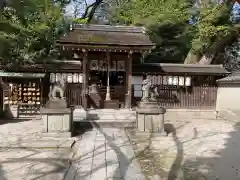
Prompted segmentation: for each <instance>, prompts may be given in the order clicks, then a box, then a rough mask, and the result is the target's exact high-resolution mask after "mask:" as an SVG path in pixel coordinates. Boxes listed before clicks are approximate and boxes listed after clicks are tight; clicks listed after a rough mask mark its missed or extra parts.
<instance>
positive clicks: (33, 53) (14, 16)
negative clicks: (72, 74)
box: [0, 0, 66, 64]
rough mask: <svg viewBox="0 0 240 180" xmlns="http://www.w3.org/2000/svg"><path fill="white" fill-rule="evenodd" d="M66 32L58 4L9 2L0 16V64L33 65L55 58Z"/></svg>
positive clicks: (37, 0)
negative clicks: (57, 43) (58, 40)
mask: <svg viewBox="0 0 240 180" xmlns="http://www.w3.org/2000/svg"><path fill="white" fill-rule="evenodd" d="M65 30H66V23H65V20H64V16H63V12H62V4H60V3H57V2H55V3H53V2H52V1H50V0H45V1H39V0H22V1H10V2H9V3H8V6H7V7H5V8H4V9H3V10H2V12H1V14H0V44H1V47H2V48H1V51H0V59H1V61H2V63H4V64H7V63H13V64H24V63H35V62H39V61H43V60H46V59H49V58H51V57H52V56H54V55H56V53H57V50H56V40H57V39H58V38H59V37H60V36H61V35H62V33H63V32H64V31H65Z"/></svg>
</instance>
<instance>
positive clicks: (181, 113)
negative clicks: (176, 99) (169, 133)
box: [164, 109, 217, 121]
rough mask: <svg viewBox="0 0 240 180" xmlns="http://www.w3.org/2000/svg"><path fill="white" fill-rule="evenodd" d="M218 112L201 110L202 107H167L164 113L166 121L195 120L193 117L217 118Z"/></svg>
mask: <svg viewBox="0 0 240 180" xmlns="http://www.w3.org/2000/svg"><path fill="white" fill-rule="evenodd" d="M216 118H217V113H216V111H214V110H201V109H194V110H191V109H167V112H166V113H165V114H164V119H165V121H176V120H182V119H185V120H193V119H196V120H198V119H208V120H211V119H216Z"/></svg>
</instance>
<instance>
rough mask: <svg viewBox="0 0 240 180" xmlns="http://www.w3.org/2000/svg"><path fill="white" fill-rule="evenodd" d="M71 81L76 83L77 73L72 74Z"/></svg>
mask: <svg viewBox="0 0 240 180" xmlns="http://www.w3.org/2000/svg"><path fill="white" fill-rule="evenodd" d="M73 83H78V73H74V74H73Z"/></svg>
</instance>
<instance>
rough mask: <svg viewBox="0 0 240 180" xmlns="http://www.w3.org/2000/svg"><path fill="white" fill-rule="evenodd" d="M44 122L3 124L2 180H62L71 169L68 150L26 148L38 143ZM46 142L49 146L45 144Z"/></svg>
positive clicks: (0, 134)
mask: <svg viewBox="0 0 240 180" xmlns="http://www.w3.org/2000/svg"><path fill="white" fill-rule="evenodd" d="M42 123H43V121H41V120H27V121H25V120H23V121H19V122H18V121H16V120H15V121H14V120H12V121H6V120H1V121H0V142H1V144H0V180H48V179H49V180H61V179H63V178H64V176H65V173H66V171H67V170H68V167H69V161H70V159H71V155H72V154H71V152H70V151H69V149H67V148H66V149H64V148H62V149H61V148H56V147H54V146H55V144H54V145H53V147H50V148H49V147H48V148H47V147H44V145H43V147H39V148H34V147H26V145H27V146H28V145H29V146H31V144H32V143H33V142H35V145H38V146H39V145H40V146H41V144H44V142H45V144H48V145H50V146H51V142H54V141H53V140H51V139H46V140H41V142H43V143H41V142H40V143H39V142H38V137H39V136H40V132H41V128H42V127H43V125H42ZM46 142H47V143H46ZM32 145H34V144H32Z"/></svg>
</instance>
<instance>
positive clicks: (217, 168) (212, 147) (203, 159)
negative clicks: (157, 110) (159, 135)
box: [150, 122, 240, 180]
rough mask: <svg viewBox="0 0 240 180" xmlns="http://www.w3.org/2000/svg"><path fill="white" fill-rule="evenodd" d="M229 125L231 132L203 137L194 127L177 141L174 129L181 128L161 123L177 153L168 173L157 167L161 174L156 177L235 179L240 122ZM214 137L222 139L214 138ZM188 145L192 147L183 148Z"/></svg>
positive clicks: (238, 168) (239, 166) (173, 179)
mask: <svg viewBox="0 0 240 180" xmlns="http://www.w3.org/2000/svg"><path fill="white" fill-rule="evenodd" d="M209 123H211V122H209ZM220 123H221V122H220ZM230 124H232V129H231V130H224V129H223V130H222V132H221V131H220V132H219V131H217V132H214V129H213V130H212V132H211V131H210V132H208V133H206V134H203V135H199V134H198V131H197V128H193V136H192V137H190V138H189V140H185V141H184V140H180V139H181V138H179V137H178V136H177V133H176V129H178V128H181V127H176V128H174V126H173V125H171V124H165V126H166V127H165V129H166V130H167V131H168V133H169V134H172V138H173V141H174V144H175V145H174V147H173V148H176V151H177V154H176V157H175V159H174V162H173V163H172V165H171V168H170V170H169V171H166V170H164V169H162V168H159V169H160V170H161V171H163V172H159V173H158V172H157V174H160V175H163V174H165V176H164V177H162V176H161V178H163V179H166V180H230V179H231V180H239V179H240V156H239V149H240V143H239V139H240V123H234V122H230ZM183 126H184V125H183ZM222 128H224V125H223V126H222ZM228 128H229V127H228ZM199 132H200V131H199ZM189 134H190V132H189ZM218 135H221V136H220V137H221V138H224V139H217V138H218V137H217V136H218ZM195 140H196V141H195ZM188 143H193V144H194V146H195V147H192V146H191V145H190V146H189V145H187V144H188ZM171 148H172V147H171ZM189 150H190V153H189V152H188V151H189ZM194 151H195V153H194ZM197 151H199V152H200V153H199V152H197ZM150 153H153V152H151V151H150ZM153 154H154V153H153ZM155 155H156V156H159V154H155ZM153 158H154V157H153ZM153 161H154V160H153ZM155 165H156V164H155ZM159 169H158V170H159ZM166 174H167V175H166Z"/></svg>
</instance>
